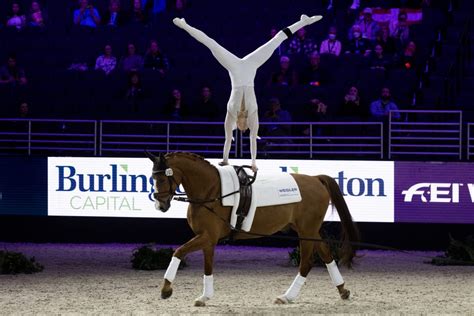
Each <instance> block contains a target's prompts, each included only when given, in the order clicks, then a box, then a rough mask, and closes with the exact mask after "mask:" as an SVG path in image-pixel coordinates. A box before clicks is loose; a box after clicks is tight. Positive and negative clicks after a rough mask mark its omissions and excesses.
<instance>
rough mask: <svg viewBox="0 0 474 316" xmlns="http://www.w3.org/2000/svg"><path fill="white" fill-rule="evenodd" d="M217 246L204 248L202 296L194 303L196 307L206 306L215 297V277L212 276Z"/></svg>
mask: <svg viewBox="0 0 474 316" xmlns="http://www.w3.org/2000/svg"><path fill="white" fill-rule="evenodd" d="M214 249H215V246H214V245H212V246H209V247H206V248H204V249H203V250H202V251H203V253H204V276H203V290H202V295H201V296H199V297H198V298H197V299H196V300H195V301H194V306H205V305H206V302H207V301H208V300H210V299H211V298H212V297H213V296H214V277H213V275H212V267H213V262H214Z"/></svg>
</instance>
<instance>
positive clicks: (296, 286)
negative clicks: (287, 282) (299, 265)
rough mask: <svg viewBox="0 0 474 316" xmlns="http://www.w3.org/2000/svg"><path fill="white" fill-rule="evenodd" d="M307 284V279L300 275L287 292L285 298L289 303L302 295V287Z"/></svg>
mask: <svg viewBox="0 0 474 316" xmlns="http://www.w3.org/2000/svg"><path fill="white" fill-rule="evenodd" d="M305 282H306V278H305V277H302V276H301V275H300V274H299V273H298V275H297V276H296V278H295V279H294V280H293V283H291V286H290V288H289V289H288V290H287V291H286V293H285V297H286V299H287V300H288V301H290V302H291V301H294V300H295V299H296V297H298V295H299V294H300V291H301V287H302V286H303V284H304V283H305Z"/></svg>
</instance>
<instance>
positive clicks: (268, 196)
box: [216, 166, 301, 231]
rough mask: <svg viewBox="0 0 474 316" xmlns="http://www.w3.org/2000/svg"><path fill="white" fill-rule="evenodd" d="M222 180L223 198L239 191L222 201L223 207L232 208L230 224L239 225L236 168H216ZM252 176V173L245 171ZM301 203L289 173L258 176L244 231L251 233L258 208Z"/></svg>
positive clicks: (298, 191)
mask: <svg viewBox="0 0 474 316" xmlns="http://www.w3.org/2000/svg"><path fill="white" fill-rule="evenodd" d="M216 168H217V170H218V171H219V176H220V179H221V193H222V196H224V195H226V194H229V193H232V192H234V191H237V193H235V194H232V195H230V196H228V197H225V198H223V199H222V205H223V206H232V216H231V219H230V223H231V225H232V226H235V225H236V223H237V214H236V212H237V208H238V206H239V200H240V193H239V179H238V177H237V173H236V172H235V169H234V167H232V166H223V167H221V166H216ZM245 171H246V172H247V173H248V174H250V173H251V171H250V170H247V169H245ZM250 175H251V174H250ZM300 201H301V194H300V190H299V188H298V185H297V184H296V181H295V179H294V178H293V177H292V176H291V175H290V174H289V173H285V172H282V173H276V174H260V173H259V174H257V179H256V181H255V182H254V183H253V184H252V201H251V204H250V210H249V213H248V215H247V217H246V218H245V219H244V222H243V224H242V230H244V231H250V228H251V227H252V222H253V218H254V216H255V210H256V208H257V207H263V206H271V205H282V204H290V203H296V202H300Z"/></svg>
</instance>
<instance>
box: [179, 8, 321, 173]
mask: <svg viewBox="0 0 474 316" xmlns="http://www.w3.org/2000/svg"><path fill="white" fill-rule="evenodd" d="M320 19H322V16H320V15H317V16H313V17H308V16H306V15H302V16H301V19H300V20H299V21H298V22H296V23H294V24H293V25H291V26H289V27H288V28H287V29H285V31H280V32H278V33H277V34H276V35H275V36H274V37H273V38H272V39H271V40H270V41H268V42H267V43H265V44H264V45H262V46H260V47H259V48H258V49H257V50H255V51H254V52H252V53H250V54H248V55H247V56H245V57H244V58H238V57H237V56H235V55H234V54H232V53H231V52H229V51H228V50H226V49H225V48H224V47H222V46H220V45H219V44H218V43H217V42H216V41H215V40H213V39H212V38H210V37H209V36H207V35H206V34H205V33H204V32H202V31H200V30H198V29H196V28H194V27H192V26H189V25H188V24H187V23H186V21H185V20H184V19H178V18H175V19H174V20H173V22H174V24H176V25H177V26H179V27H180V28H182V29H183V30H185V31H187V32H188V33H189V34H190V35H191V36H192V37H194V38H195V39H196V40H198V41H199V42H201V43H202V44H204V45H205V46H206V47H207V48H209V49H210V50H211V52H212V54H213V55H214V57H215V58H216V59H217V61H218V62H219V63H220V64H221V65H222V66H223V67H224V68H225V69H227V71H228V72H229V75H230V81H231V84H232V91H231V93H230V98H229V102H228V103H227V114H226V118H225V123H224V128H225V143H224V153H223V161H222V163H221V164H223V165H226V164H228V160H229V152H230V147H231V143H232V131H233V130H234V129H235V128H236V127H238V128H239V129H240V130H242V131H245V130H246V129H247V128H248V129H250V153H251V156H252V169H253V170H254V171H256V170H257V165H256V158H257V133H258V125H259V122H258V105H257V99H256V97H255V90H254V79H255V75H256V73H257V69H258V68H259V67H260V66H261V65H262V64H263V63H264V62H266V61H267V60H268V59H269V58H270V57H271V56H272V54H273V52H274V50H275V49H276V48H278V46H280V44H281V43H282V42H283V41H284V40H285V39H287V38H288V36H289V35H291V34H293V33H295V32H296V31H297V30H299V29H300V28H302V27H304V26H306V25H310V24H312V23H314V22H316V21H319V20H320ZM245 118H246V120H245Z"/></svg>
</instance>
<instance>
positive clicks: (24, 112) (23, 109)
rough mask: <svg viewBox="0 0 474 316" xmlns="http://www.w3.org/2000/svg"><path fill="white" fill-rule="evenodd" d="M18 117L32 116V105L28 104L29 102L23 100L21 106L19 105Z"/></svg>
mask: <svg viewBox="0 0 474 316" xmlns="http://www.w3.org/2000/svg"><path fill="white" fill-rule="evenodd" d="M18 117H19V118H30V117H31V111H30V107H29V106H28V103H27V102H25V101H23V102H21V103H20V106H19V107H18Z"/></svg>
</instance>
